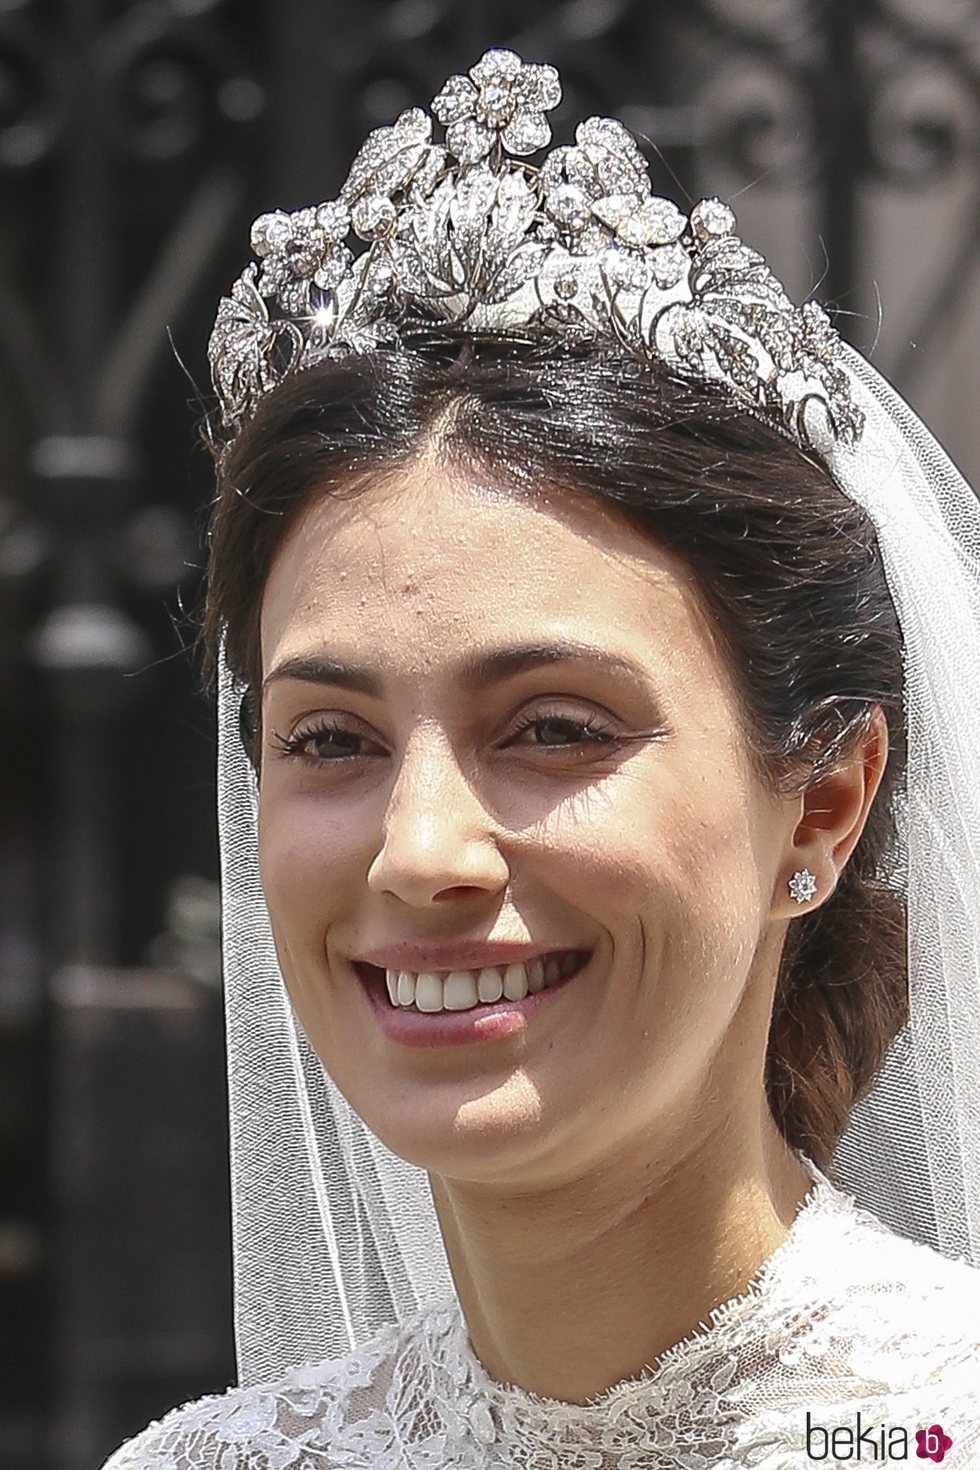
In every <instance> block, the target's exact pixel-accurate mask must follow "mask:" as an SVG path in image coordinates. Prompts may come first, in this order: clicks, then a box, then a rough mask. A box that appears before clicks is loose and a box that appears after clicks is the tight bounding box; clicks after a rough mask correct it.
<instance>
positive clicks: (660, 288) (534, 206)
mask: <svg viewBox="0 0 980 1470" xmlns="http://www.w3.org/2000/svg"><path fill="white" fill-rule="evenodd" d="M560 100H561V84H560V82H559V79H558V73H557V71H556V70H555V68H554V67H553V66H537V65H531V64H527V63H525V62H523V61H522V60H521V58H520V57H519V56H517V55H516V54H515V52H513V51H507V50H500V49H491V50H489V51H487V52H486V53H485V55H484V56H482V57H481V58H480V60H479V61H478V62H477V63H476V65H475V66H474V67H472V68H471V69H470V72H469V74H468V75H467V76H453V77H450V78H449V80H448V81H447V82H446V84H445V86H444V87H443V89H442V91H441V92H440V93H439V95H438V96H437V97H436V98H435V99H434V100H433V103H432V112H433V114H434V115H435V117H436V119H437V120H438V121H439V122H440V123H441V124H442V125H443V126H444V128H445V141H444V142H442V143H439V142H433V141H432V118H431V117H430V116H429V115H428V113H426V112H424V111H423V110H422V109H421V108H418V107H414V108H410V109H409V110H408V111H406V112H403V113H402V114H401V115H400V116H399V117H398V118H397V119H396V121H395V122H394V123H393V124H392V125H391V126H390V127H382V128H376V129H375V131H374V132H372V133H371V134H370V135H369V136H368V138H367V140H366V141H365V143H364V145H363V146H362V148H361V149H360V151H359V153H358V154H357V156H356V158H355V159H354V162H353V164H352V165H351V169H350V173H349V174H348V176H347V179H346V182H345V183H344V185H343V188H342V189H341V191H340V196H339V198H337V199H333V200H329V201H328V202H326V203H324V204H319V205H316V206H313V207H310V208H307V209H300V210H297V211H296V212H295V213H292V214H285V213H282V212H281V211H276V212H274V213H271V214H263V215H261V216H260V217H259V218H258V219H257V220H256V221H255V223H254V224H253V226H252V234H251V244H252V249H253V251H254V253H255V255H256V256H257V257H258V262H256V261H253V262H252V263H251V264H250V265H248V266H247V267H246V268H245V271H244V272H243V274H242V275H241V276H240V277H239V278H238V280H237V281H236V282H235V284H234V285H233V286H232V288H231V294H230V295H229V296H226V297H224V298H223V299H222V301H221V303H220V305H219V307H218V314H217V319H216V321H215V325H214V330H213V331H212V334H211V340H210V343H209V345H208V358H209V360H210V364H211V375H212V380H213V382H214V387H215V391H216V392H217V394H218V398H219V401H220V405H221V410H222V419H223V423H224V425H225V427H226V429H228V430H229V431H230V435H231V436H232V437H233V436H234V434H235V433H236V432H237V431H238V429H239V428H240V427H241V425H242V423H243V422H244V421H245V420H246V419H247V418H248V417H249V415H250V414H251V413H252V411H253V409H254V408H255V405H256V403H257V402H258V400H259V399H260V398H261V397H262V395H263V394H265V393H267V392H269V391H270V390H271V389H272V388H274V387H275V386H276V384H277V383H279V382H281V380H282V379H283V378H284V377H285V376H286V375H287V374H289V373H292V372H295V371H297V370H299V369H302V368H305V367H308V366H310V365H311V364H312V363H315V362H317V361H319V360H320V359H321V358H324V357H336V356H341V355H345V354H347V353H351V352H354V353H358V352H367V351H370V350H372V349H374V348H376V347H379V346H382V345H385V346H388V345H390V346H392V347H395V348H397V347H399V346H402V347H404V346H405V345H407V344H408V343H409V342H410V341H411V338H412V336H413V334H415V335H418V334H419V333H420V332H424V333H425V334H426V335H431V333H432V331H433V329H434V328H435V329H438V328H440V327H442V328H445V329H455V330H463V331H467V332H473V333H481V332H483V333H487V332H490V333H493V334H494V335H505V336H506V335H507V334H509V333H517V334H520V333H521V332H522V331H523V333H524V334H525V336H526V334H527V333H528V331H533V332H534V333H535V335H537V333H539V332H540V333H542V334H545V335H547V336H553V337H555V338H556V339H558V340H563V341H565V342H568V343H575V344H581V343H589V342H597V343H603V344H606V345H611V346H615V347H616V348H617V349H619V350H621V351H623V352H625V353H626V354H627V355H630V356H634V357H637V358H647V359H649V358H660V359H662V360H664V361H665V362H666V363H667V364H669V365H670V366H671V367H672V368H673V369H674V370H675V371H676V372H677V373H678V374H680V375H681V376H685V377H689V378H696V379H702V380H711V381H716V382H720V383H722V384H723V385H725V386H726V387H727V389H728V390H729V391H730V392H731V393H732V394H733V395H734V396H735V397H736V398H737V399H738V400H739V401H740V402H743V403H745V404H746V406H747V407H749V408H750V409H751V410H753V411H754V412H756V413H760V414H762V415H763V416H765V417H767V418H769V419H771V420H774V421H775V422H776V423H777V424H778V425H779V426H780V427H781V428H782V429H783V430H784V431H785V432H788V433H789V434H790V435H791V436H792V437H794V438H796V439H797V440H798V441H799V442H800V443H802V444H808V443H810V442H811V438H812V436H811V432H810V431H811V428H812V426H813V423H814V421H813V419H812V418H811V417H810V409H811V405H814V404H816V405H818V406H819V408H820V409H821V410H822V412H821V414H820V419H819V420H818V422H819V424H820V428H819V435H820V436H824V435H826V433H827V432H828V430H829V433H830V435H831V436H832V437H833V438H834V439H836V440H837V441H839V442H841V443H843V444H853V443H855V442H856V440H857V439H858V438H859V436H860V433H861V429H862V426H863V415H862V413H861V411H860V409H859V408H858V407H857V406H856V405H855V404H854V402H853V401H852V398H851V392H850V384H849V378H848V374H847V372H846V370H845V369H844V367H843V364H842V360H841V341H840V338H839V337H838V335H837V333H836V332H835V331H834V329H833V327H832V326H831V323H830V320H829V318H828V316H827V314H826V312H824V310H823V309H822V308H821V307H820V306H819V305H817V303H816V302H812V301H811V302H808V303H807V304H806V305H805V306H803V307H797V306H795V305H794V304H793V303H792V302H791V301H790V299H789V297H788V296H787V295H786V293H785V291H784V290H783V288H782V286H781V285H780V283H779V282H778V281H777V279H776V277H775V276H774V275H773V274H772V272H771V271H770V270H769V268H768V266H767V265H766V263H765V261H764V259H763V258H762V256H761V255H758V254H757V253H756V252H755V251H754V250H750V249H749V248H748V247H747V246H746V245H744V244H743V243H742V241H741V240H740V239H739V238H738V236H737V235H736V234H735V216H734V215H733V213H732V211H731V210H730V209H729V208H728V206H727V205H726V204H723V203H722V202H721V201H720V200H718V199H702V200H701V201H700V203H698V204H696V205H695V206H694V208H693V209H692V210H691V212H690V215H689V216H685V215H684V214H682V212H681V211H680V210H679V209H678V208H677V206H676V205H675V204H673V203H671V201H670V200H668V199H663V198H659V197H657V196H656V195H654V193H653V190H652V186H651V183H650V179H649V175H648V173H647V165H646V162H645V160H644V158H643V155H642V154H641V153H640V150H639V148H638V147H637V145H636V142H635V141H634V139H633V137H632V135H631V134H630V133H629V132H628V131H627V129H626V128H625V127H624V126H623V124H622V123H620V122H617V121H616V120H615V119H613V118H607V117H590V118H587V119H586V120H585V121H584V122H581V123H579V125H578V127H577V128H576V131H575V144H574V146H571V147H557V148H553V149H552V150H551V152H550V153H548V154H547V155H546V157H545V158H544V161H543V162H542V163H541V164H540V166H539V167H533V166H532V165H530V164H527V163H523V162H519V161H517V159H516V158H514V157H511V156H509V155H520V156H524V155H527V154H530V153H534V152H537V151H538V150H539V149H541V148H545V147H547V145H548V144H549V143H550V141H551V127H550V124H549V123H548V120H547V118H546V117H545V113H546V112H549V111H551V110H552V109H553V108H555V107H557V105H558V103H559V101H560ZM351 233H353V234H354V235H355V236H356V237H357V238H358V239H359V240H361V241H363V242H365V243H366V246H367V248H366V249H364V250H362V251H361V252H360V254H358V255H357V256H356V257H355V256H354V254H353V253H352V251H351V249H350V247H349V245H348V241H349V239H350V236H351ZM259 262H260V263H259Z"/></svg>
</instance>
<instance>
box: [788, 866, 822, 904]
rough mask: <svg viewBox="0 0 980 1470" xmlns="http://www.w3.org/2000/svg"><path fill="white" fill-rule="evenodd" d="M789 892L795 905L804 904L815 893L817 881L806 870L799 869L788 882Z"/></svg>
mask: <svg viewBox="0 0 980 1470" xmlns="http://www.w3.org/2000/svg"><path fill="white" fill-rule="evenodd" d="M789 891H790V893H791V895H792V896H793V898H795V899H796V902H797V903H806V902H807V901H808V900H809V899H811V898H812V897H813V895H814V894H815V893H816V891H817V880H816V878H815V877H814V876H813V874H812V873H811V872H810V870H809V869H808V868H801V869H800V871H799V872H798V873H794V874H793V876H792V878H791V879H790V880H789Z"/></svg>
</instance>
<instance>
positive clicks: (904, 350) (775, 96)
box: [0, 0, 980, 1470]
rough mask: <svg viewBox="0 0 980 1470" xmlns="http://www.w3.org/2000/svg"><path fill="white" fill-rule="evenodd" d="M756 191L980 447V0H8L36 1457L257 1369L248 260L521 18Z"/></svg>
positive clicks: (6, 924)
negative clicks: (223, 901)
mask: <svg viewBox="0 0 980 1470" xmlns="http://www.w3.org/2000/svg"><path fill="white" fill-rule="evenodd" d="M490 44H497V45H512V46H514V47H515V48H516V49H517V50H518V51H520V52H521V53H522V55H523V56H524V57H525V59H527V60H534V61H551V62H553V63H555V64H556V65H557V66H558V67H559V68H560V70H561V74H562V80H563V84H564V100H563V102H562V105H561V108H560V111H558V112H557V113H555V114H553V115H552V121H553V125H554V129H555V133H556V138H557V141H560V142H565V141H570V129H571V128H572V126H573V124H574V122H575V121H577V120H578V119H579V118H581V117H583V116H586V115H588V114H589V113H591V112H599V113H606V112H612V113H615V114H616V115H618V116H620V117H622V118H623V120H624V121H625V122H626V123H627V124H628V125H629V126H630V127H631V128H632V129H633V130H634V131H635V132H637V133H640V134H643V135H645V136H646V137H647V138H649V139H650V140H651V141H652V142H653V143H654V144H655V145H656V148H657V150H658V152H659V156H657V154H654V153H653V151H652V150H651V157H652V159H653V163H652V175H653V179H654V184H655V187H656V188H657V190H658V191H659V192H661V193H666V194H669V195H671V196H672V197H674V198H675V199H676V200H677V201H678V202H679V203H684V202H686V200H687V199H688V198H689V197H693V198H697V197H699V196H700V195H701V194H720V195H721V196H723V197H726V198H729V199H732V200H733V202H734V204H735V208H736V211H737V213H738V216H739V224H740V232H741V234H742V235H743V236H744V238H745V239H746V240H747V241H749V242H750V243H751V244H753V245H755V246H757V247H758V248H760V249H761V250H763V251H764V252H765V253H766V255H767V256H768V258H769V260H770V263H771V264H772V266H773V268H774V269H775V270H776V272H777V274H779V275H780V276H781V278H782V279H783V281H784V282H785V284H786V286H787V288H788V290H789V291H790V292H791V294H794V295H795V297H796V299H799V300H802V299H803V298H805V297H806V296H807V295H809V294H811V293H812V294H816V295H817V296H819V297H820V298H821V299H823V300H824V301H825V302H827V303H830V304H833V305H835V306H836V308H837V309H838V312H839V315H838V318H837V320H838V326H839V327H840V329H841V330H842V331H843V333H844V334H845V335H846V336H848V337H849V338H850V339H851V340H852V341H853V342H854V343H855V344H856V345H857V346H859V347H860V348H861V349H862V350H864V351H865V352H867V353H869V354H870V355H871V356H872V357H873V359H874V361H876V362H877V364H878V365H879V367H880V368H881V369H882V370H883V371H884V372H885V373H886V374H887V375H888V376H889V377H891V378H892V379H893V380H894V381H895V382H896V383H897V385H898V386H899V388H900V389H901V390H902V391H903V392H904V394H905V395H906V397H907V398H908V399H909V400H910V401H911V403H912V404H913V405H914V406H915V407H916V409H917V410H918V411H919V412H920V413H921V414H922V415H923V416H924V417H925V418H926V420H927V422H929V423H930V425H931V426H932V427H933V429H934V430H935V432H936V433H937V435H938V437H939V438H940V439H941V440H942V441H943V442H944V443H945V445H946V446H947V448H948V449H949V451H950V452H951V454H952V455H953V457H954V459H956V460H957V462H958V463H959V465H960V467H961V468H962V469H963V471H964V472H965V473H966V474H967V475H968V476H969V477H971V478H972V480H973V483H974V484H977V483H980V413H978V411H977V410H978V402H977V396H976V387H975V385H976V382H977V377H978V369H980V270H978V264H980V252H978V245H980V96H978V89H980V6H978V4H977V3H976V0H860V3H856V0H636V3H626V0H501V3H498V4H494V3H475V0H474V3H460V0H454V3H450V0H337V3H329V0H276V3H275V4H274V5H273V4H260V3H255V0H237V3H232V0H226V3H220V0H136V3H127V0H0V732H2V733H0V750H2V759H0V1467H2V1470H97V1467H98V1466H100V1465H101V1463H102V1460H103V1458H104V1457H105V1456H106V1455H107V1454H108V1453H109V1452H110V1450H112V1449H113V1448H114V1447H115V1446H116V1445H117V1444H119V1443H120V1441H121V1440H122V1439H123V1438H125V1437H128V1436H129V1435H131V1434H133V1433H135V1432H136V1431H137V1430H138V1429H140V1428H142V1427H143V1425H144V1424H145V1423H146V1422H147V1421H148V1420H149V1419H150V1418H156V1417H159V1416H160V1415H161V1414H162V1413H163V1412H164V1411H165V1410H166V1409H168V1408H170V1407H171V1406H172V1405H174V1404H176V1403H179V1402H181V1401H182V1400H185V1399H187V1398H190V1397H196V1396H199V1395H201V1394H203V1393H207V1392H219V1391H221V1390H222V1389H224V1388H225V1387H226V1386H227V1385H228V1384H229V1383H231V1382H233V1381H234V1377H235V1363H234V1346H233V1339H232V1331H231V1280H230V1265H229V1257H230V1238H229V1223H228V1180H227V1162H226V1131H225V1080H224V1054H223V1039H222V1010H221V991H220V955H219V924H218V898H217V854H216V831H215V817H214V788H213V776H212V768H213V765H214V758H215V750H214V738H213V730H212V724H213V719H212V713H211V710H210V708H209V706H208V703H207V701H206V699H205V698H204V697H203V696H202V695H201V693H200V692H199V679H198V674H197V671H196V664H195V657H194V652H193V646H192V645H193V639H194V632H195V626H194V617H195V611H196V609H197V607H198V605H199V599H200V593H201V564H202V560H203V553H202V531H203V526H204V523H205V519H206V513H207V506H208V500H209V496H210V494H211V484H210V476H209V466H208V461H207V457H206V455H205V453H204V451H203V450H202V449H201V448H200V446H199V443H198V439H197V423H198V420H199V418H200V414H201V412H202V409H203V407H204V405H205V403H206V396H205V395H206V392H207V387H208V384H207V372H206V360H205V346H206V341H207V336H208V332H209V330H210V326H211V322H212V320H213V314H214V309H215V306H216V303H217V300H218V297H219V296H220V295H221V294H222V292H223V291H225V290H226V289H227V288H228V286H229V284H230V282H231V281H232V279H233V278H234V277H235V276H236V275H237V274H238V272H239V271H240V270H241V268H242V266H243V265H244V263H245V261H246V259H247V258H248V227H249V224H250V222H251V220H252V219H253V217H254V216H255V215H257V214H258V213H260V212H262V211H263V210H266V209H269V208H273V207H281V208H287V209H289V208H296V207H298V206H300V205H303V204H306V203H309V202H312V201H318V200H321V199H326V198H331V197H333V196H334V195H335V194H336V192H337V190H338V189H339V187H340V185H341V183H342V182H343V179H344V176H345V174H346V171H347V166H348V164H349V162H350V160H351V158H352V156H353V154H354V152H355V150H356V148H357V147H358V146H359V144H360V143H361V142H362V140H363V138H364V136H365V134H366V133H367V132H368V130H369V129H371V128H372V127H375V126H377V125H379V124H381V123H387V122H390V121H392V120H393V119H394V117H395V116H396V114H397V113H398V112H399V111H400V110H401V109H403V108H404V107H407V106H411V105H418V104H422V105H426V104H427V103H428V101H429V100H430V99H431V97H432V96H434V94H435V93H436V91H437V90H438V89H439V88H440V86H441V85H442V83H443V81H444V80H445V79H446V78H447V77H448V76H449V75H450V74H451V73H453V72H456V71H465V70H466V69H467V68H468V67H469V66H471V65H472V64H473V63H474V62H475V61H476V60H477V58H478V57H479V56H480V54H481V53H482V51H483V50H484V49H485V47H486V46H487V45H490Z"/></svg>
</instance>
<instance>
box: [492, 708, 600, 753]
mask: <svg viewBox="0 0 980 1470" xmlns="http://www.w3.org/2000/svg"><path fill="white" fill-rule="evenodd" d="M526 730H533V731H534V732H535V734H538V733H541V732H543V736H542V738H541V739H537V740H532V741H530V742H528V741H522V742H521V743H522V744H525V745H526V744H528V743H530V744H531V745H539V746H541V747H542V748H543V749H549V748H551V749H560V750H568V749H574V747H575V746H582V745H604V746H613V745H615V744H616V743H617V737H616V735H615V734H614V732H613V731H612V730H608V729H607V728H606V727H605V726H604V725H600V724H599V723H598V722H597V721H596V720H594V719H593V718H592V717H591V716H590V717H589V718H588V719H586V720H576V719H573V718H571V717H570V716H568V715H543V714H542V715H532V716H531V717H530V718H529V719H526V720H523V721H522V722H521V724H520V725H519V726H518V728H517V730H516V731H515V733H514V738H515V740H516V739H517V737H518V736H520V735H522V734H523V733H524V731H526ZM556 732H557V733H556ZM563 737H564V738H563Z"/></svg>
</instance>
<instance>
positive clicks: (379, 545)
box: [261, 471, 718, 680]
mask: <svg viewBox="0 0 980 1470" xmlns="http://www.w3.org/2000/svg"><path fill="white" fill-rule="evenodd" d="M261 631H262V664H263V673H264V676H265V677H267V676H268V674H269V672H270V671H271V670H273V669H274V668H275V667H277V666H280V665H282V664H283V663H284V662H286V661H288V660H295V659H297V658H303V657H310V656H316V655H317V654H318V653H320V652H321V651H322V650H323V649H324V648H326V649H329V650H330V651H331V652H332V653H337V654H341V653H342V654H344V655H346V656H350V655H354V654H356V653H358V652H361V653H363V652H365V651H370V652H371V653H372V654H375V655H376V653H377V650H379V649H380V650H383V651H384V660H385V662H386V663H387V664H388V665H389V667H390V668H391V670H392V675H393V676H395V674H396V671H397V670H399V669H401V670H402V672H403V674H404V675H405V676H406V677H407V676H409V675H410V674H411V673H413V672H414V673H417V674H420V675H421V674H422V673H435V672H439V671H440V670H448V669H450V668H452V669H457V668H462V667H463V665H464V662H465V661H464V660H462V659H461V657H460V654H461V652H462V651H463V650H465V649H467V648H474V647H482V648H505V647H508V646H510V647H518V646H526V645H527V644H528V642H529V641H532V642H537V643H547V642H548V641H551V642H553V643H560V642H562V641H566V642H572V643H574V642H577V643H579V644H581V645H583V646H586V645H588V646H591V647H595V648H600V649H605V650H606V651H607V652H609V653H612V654H615V653H616V652H617V651H618V652H620V653H622V654H623V655H624V657H626V658H631V659H632V660H633V662H635V663H638V664H639V665H640V666H641V667H643V666H646V667H648V668H650V669H651V671H654V670H655V671H658V672H660V673H661V674H666V675H671V674H673V676H674V677H677V678H684V679H685V680H690V679H692V678H695V679H696V678H697V677H699V676H700V677H703V676H704V675H709V676H710V677H713V678H716V677H717V674H718V669H717V651H716V649H715V648H714V646H713V639H712V637H711V632H710V629H709V628H708V626H707V625H706V621H705V618H704V614H703V610H702V609H701V607H700V603H699V599H698V596H697V593H696V591H695V588H694V585H693V580H692V578H691V576H690V574H689V573H688V571H687V568H686V567H685V566H684V564H683V563H681V562H680V561H679V560H678V559H677V558H676V557H674V556H673V555H671V554H670V553H669V552H667V551H666V550H665V549H664V548H662V547H660V546H659V545H658V544H657V543H656V542H655V541H654V540H653V539H652V538H651V537H649V536H647V535H646V534H644V533H643V532H642V531H641V530H640V529H638V528H637V527H634V526H632V525H630V524H629V523H628V522H627V521H626V520H625V518H624V517H622V516H621V515H618V514H616V513H615V511H614V510H610V508H608V507H607V506H605V505H602V504H599V503H597V502H593V501H590V500H587V499H586V498H585V497H584V496H583V495H581V494H576V495H571V494H567V493H563V492H561V491H559V490H556V489H553V488H552V489H544V488H536V489H534V490H533V491H531V492H529V493H525V491H524V489H523V488H520V489H514V488H509V487H506V486H503V485H501V484H500V483H499V482H495V481H494V480H493V478H492V477H491V476H489V475H486V474H484V475H480V474H479V473H473V474H460V473H458V472H456V473H449V472H445V471H442V472H436V471H429V472H426V473H425V474H421V473H419V472H416V473H414V474H413V473H412V472H406V474H405V475H404V476H402V477H400V478H399V479H396V480H390V481H388V482H387V483H386V484H385V485H384V486H381V487H375V486H371V487H369V488H368V489H367V490H365V491H364V492H363V493H362V494H361V495H359V496H356V497H348V498H345V499H343V500H340V501H336V500H333V501H331V500H330V499H328V498H321V499H319V500H318V501H317V502H315V503H314V504H313V505H312V506H311V507H310V508H309V509H308V510H307V511H306V512H305V513H304V514H303V516H302V517H301V519H300V520H299V521H298V522H297V523H296V525H295V526H294V527H293V528H292V530H291V532H290V535H289V536H288V538H287V539H286V540H285V542H284V543H283V545H282V546H281V548H280V550H279V553H278V555H277V556H276V558H275V561H274V562H273V565H272V569H271V571H270V575H269V578H268V581H267V584H266V588H265V594H264V597H263V604H262V624H261ZM372 661H373V660H372Z"/></svg>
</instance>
